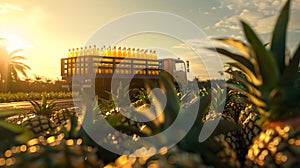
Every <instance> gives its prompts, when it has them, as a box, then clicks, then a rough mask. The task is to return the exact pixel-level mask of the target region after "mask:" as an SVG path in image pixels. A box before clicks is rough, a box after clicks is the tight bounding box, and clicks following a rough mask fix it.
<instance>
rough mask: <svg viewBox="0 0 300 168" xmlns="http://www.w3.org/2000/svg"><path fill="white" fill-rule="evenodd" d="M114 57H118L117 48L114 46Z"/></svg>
mask: <svg viewBox="0 0 300 168" xmlns="http://www.w3.org/2000/svg"><path fill="white" fill-rule="evenodd" d="M113 56H114V57H116V56H117V47H116V46H114V49H113Z"/></svg>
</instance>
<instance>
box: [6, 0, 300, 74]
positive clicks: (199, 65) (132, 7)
mask: <svg viewBox="0 0 300 168" xmlns="http://www.w3.org/2000/svg"><path fill="white" fill-rule="evenodd" d="M284 2H285V0H209V1H200V0H186V1H183V0H182V1H180V0H163V1H162V0H151V1H148V0H147V1H146V0H127V1H122V0H109V1H104V0H52V1H46V0H26V1H24V0H9V1H5V0H0V37H4V38H7V39H9V40H10V41H11V43H10V46H9V50H13V49H16V48H22V49H24V51H23V53H21V54H23V55H24V56H25V57H26V58H27V63H28V65H30V67H31V69H32V70H31V72H30V74H37V75H39V76H45V77H47V78H53V79H59V78H60V59H61V58H64V57H67V51H68V49H70V48H77V47H81V46H84V45H85V44H86V43H87V42H88V41H90V40H91V38H92V37H94V36H95V35H96V36H97V33H99V30H101V28H103V27H105V26H107V25H109V24H110V23H112V22H113V21H116V20H117V21H118V20H121V19H120V18H124V16H128V15H130V14H133V13H136V12H145V11H157V12H165V13H169V14H174V15H175V16H178V18H179V20H181V21H182V20H188V21H189V22H190V23H191V25H195V26H196V27H198V28H199V30H201V32H202V36H201V37H200V36H199V37H200V38H198V36H194V37H192V36H190V38H189V39H185V41H184V42H185V43H187V42H188V43H189V44H193V45H194V46H201V47H205V46H211V44H210V43H211V40H209V39H211V38H214V37H233V38H237V39H240V40H244V36H243V32H242V29H241V27H240V23H239V21H240V20H244V21H246V22H247V23H249V24H250V25H251V26H252V27H253V29H254V30H255V31H256V32H257V33H258V34H259V37H260V38H261V39H262V40H263V42H268V40H269V39H270V32H271V31H272V28H273V26H274V24H275V20H276V18H277V16H278V14H279V9H280V8H281V7H282V6H283V4H284ZM299 18H300V0H294V1H292V5H291V12H290V22H289V27H288V39H287V41H288V43H287V45H288V47H289V48H290V50H291V51H292V52H293V51H294V50H295V48H296V46H297V45H299V39H300V20H299ZM157 19H158V20H159V18H157ZM154 20H155V19H154ZM148 21H149V22H150V23H151V22H152V21H151V20H147V19H145V20H144V21H142V22H148ZM170 22H171V21H170ZM175 22H176V21H175ZM154 23H155V22H154ZM165 23H168V20H166V21H165ZM178 24H181V22H179V23H178ZM128 25H141V21H136V22H134V20H133V21H132V22H131V21H130V22H128ZM128 25H126V24H124V27H123V26H120V27H117V28H115V29H111V31H110V32H109V34H106V38H109V37H110V36H111V37H113V36H114V35H115V34H118V33H120V32H122V31H123V30H122V29H126V28H128V27H126V26H128ZM108 27H109V26H108ZM129 28H130V26H129ZM173 28H174V29H176V30H177V29H178V30H179V29H180V31H182V32H184V33H187V34H188V33H189V32H187V31H188V30H187V29H185V28H184V27H183V28H181V26H178V27H177V26H176V28H175V27H173ZM170 30H172V28H170ZM100 34H101V31H100ZM193 35H194V34H193ZM99 37H100V36H99ZM101 37H102V36H101ZM176 37H177V36H176V35H175V37H174V36H170V35H168V34H159V33H158V34H157V33H152V34H151V33H143V34H134V35H131V36H126V38H125V37H124V38H123V39H120V40H119V41H117V42H115V43H114V44H117V45H121V46H128V47H141V48H148V46H147V45H149V47H150V48H151V47H155V48H156V49H158V50H159V51H161V52H160V53H159V52H158V56H159V57H160V58H164V57H167V56H168V55H172V54H173V55H174V53H175V56H174V57H175V58H176V57H181V58H182V59H184V60H191V63H190V65H191V69H192V72H193V74H190V76H197V77H200V78H203V79H204V78H207V75H205V74H204V73H203V71H205V70H207V69H209V68H208V67H211V68H214V67H215V66H214V62H215V61H214V59H215V57H214V55H213V54H212V55H210V54H209V53H207V55H206V53H205V52H206V51H204V50H201V51H202V53H201V55H205V57H203V58H202V59H201V60H199V59H198V61H196V60H195V55H197V53H195V51H194V50H193V48H191V47H187V46H186V45H185V43H183V41H182V40H181V39H176ZM98 40H99V41H101V43H100V42H99V43H98V42H97V38H96V41H95V40H94V41H93V42H94V43H97V45H99V46H102V45H111V44H105V41H104V42H103V39H99V38H98ZM153 45H155V46H153ZM159 48H160V49H159ZM177 51H178V52H177ZM222 60H223V62H226V59H222ZM204 64H205V65H206V67H205V66H203V65H204ZM215 69H216V68H215ZM215 71H216V72H218V71H219V69H216V70H215Z"/></svg>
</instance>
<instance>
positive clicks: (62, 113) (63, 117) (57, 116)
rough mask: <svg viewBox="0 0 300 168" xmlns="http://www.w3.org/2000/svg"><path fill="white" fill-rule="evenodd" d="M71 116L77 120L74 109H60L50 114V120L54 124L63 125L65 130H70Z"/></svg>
mask: <svg viewBox="0 0 300 168" xmlns="http://www.w3.org/2000/svg"><path fill="white" fill-rule="evenodd" d="M72 118H74V120H75V121H76V122H78V114H77V112H76V111H75V109H60V110H58V111H56V112H54V113H53V114H52V115H51V117H50V120H51V121H52V122H53V123H54V125H55V126H59V127H65V128H66V129H67V130H70V129H71V120H72Z"/></svg>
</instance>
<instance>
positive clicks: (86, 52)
mask: <svg viewBox="0 0 300 168" xmlns="http://www.w3.org/2000/svg"><path fill="white" fill-rule="evenodd" d="M88 52H89V51H88V48H87V46H85V47H84V51H83V55H84V56H86V55H88Z"/></svg>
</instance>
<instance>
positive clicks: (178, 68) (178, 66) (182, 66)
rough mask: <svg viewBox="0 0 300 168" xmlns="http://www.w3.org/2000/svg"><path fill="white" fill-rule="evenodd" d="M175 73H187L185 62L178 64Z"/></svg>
mask: <svg viewBox="0 0 300 168" xmlns="http://www.w3.org/2000/svg"><path fill="white" fill-rule="evenodd" d="M175 71H183V72H185V66H184V63H183V62H176V64H175Z"/></svg>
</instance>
